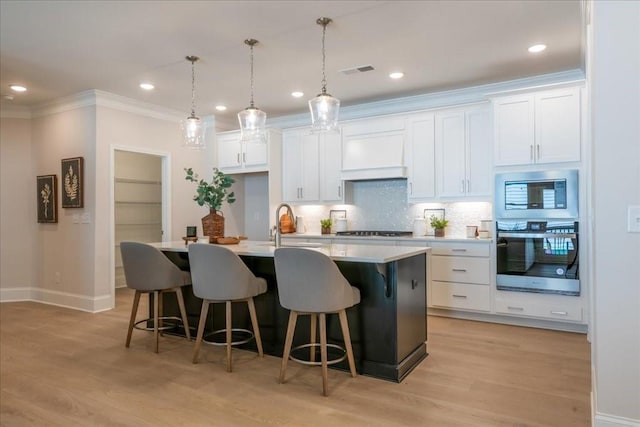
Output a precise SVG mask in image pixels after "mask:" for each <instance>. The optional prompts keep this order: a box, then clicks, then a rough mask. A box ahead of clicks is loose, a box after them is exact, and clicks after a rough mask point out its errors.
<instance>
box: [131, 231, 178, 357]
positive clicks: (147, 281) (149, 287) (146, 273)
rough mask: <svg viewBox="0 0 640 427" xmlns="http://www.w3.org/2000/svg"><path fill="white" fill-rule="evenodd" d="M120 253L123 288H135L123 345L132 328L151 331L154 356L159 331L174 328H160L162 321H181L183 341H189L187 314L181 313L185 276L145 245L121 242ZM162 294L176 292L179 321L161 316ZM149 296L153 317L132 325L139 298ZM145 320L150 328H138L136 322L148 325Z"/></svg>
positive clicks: (156, 350) (158, 252)
mask: <svg viewBox="0 0 640 427" xmlns="http://www.w3.org/2000/svg"><path fill="white" fill-rule="evenodd" d="M120 252H121V254H122V266H123V267H124V276H125V279H126V282H127V287H129V288H132V289H135V291H136V293H135V296H134V298H133V307H132V308H131V318H130V320H129V329H128V331H127V342H126V344H125V346H126V347H129V344H130V343H131V334H132V333H133V329H134V328H136V329H141V330H146V331H151V330H152V331H153V340H154V351H155V352H156V353H157V352H158V339H159V338H158V335H159V332H160V331H164V330H167V329H171V328H173V327H174V326H175V325H167V326H164V325H163V321H165V320H177V321H180V320H181V321H182V325H183V327H184V331H185V334H186V336H187V339H188V340H190V339H191V334H190V332H189V322H188V320H187V311H186V310H185V306H184V298H183V296H182V287H183V286H185V285H189V284H190V283H191V279H190V277H189V273H188V272H186V271H182V270H180V269H179V268H178V267H177V266H176V265H175V264H174V263H172V262H171V261H170V260H169V259H168V258H167V257H166V256H164V254H163V253H162V252H160V250H158V249H157V248H154V247H153V246H150V245H148V244H146V243H139V242H121V243H120ZM166 292H175V293H176V298H177V299H178V306H179V307H180V316H181V318H182V319H179V318H177V317H166V316H163V315H162V295H163V294H164V293H166ZM151 293H153V318H147V319H143V320H138V321H137V322H136V315H137V313H138V304H139V303H140V295H142V294H151ZM149 320H153V327H142V326H138V325H139V324H140V323H143V322H148V321H149Z"/></svg>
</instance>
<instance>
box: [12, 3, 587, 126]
mask: <svg viewBox="0 0 640 427" xmlns="http://www.w3.org/2000/svg"><path fill="white" fill-rule="evenodd" d="M321 16H327V17H331V18H332V19H333V20H334V22H333V23H332V24H330V25H329V27H328V28H327V43H326V45H327V81H328V91H329V92H330V93H331V94H332V95H334V96H336V97H337V98H339V99H340V100H341V101H342V105H343V106H346V105H352V104H356V103H361V102H364V101H373V100H380V99H387V98H395V97H398V96H405V95H414V94H424V93H429V92H435V91H440V90H445V89H453V88H459V87H466V86H472V85H476V84H484V83H492V82H498V81H504V80H511V79H516V78H522V77H528V76H533V75H540V74H546V73H553V72H559V71H566V70H573V69H584V60H583V55H582V37H583V30H582V28H583V25H582V18H581V2H580V1H579V0H575V1H573V0H572V1H559V0H554V1H530V0H526V1H516V0H512V1H118V2H115V1H8V0H2V2H0V18H1V21H0V47H1V49H0V72H1V75H0V81H1V82H0V91H1V93H2V95H7V94H10V90H9V85H11V84H14V83H20V84H23V85H25V86H27V87H28V88H29V90H28V92H26V93H23V94H13V95H14V99H13V101H8V100H6V99H4V96H3V98H2V100H1V103H2V106H3V108H6V107H8V106H23V107H24V106H34V105H39V104H42V103H46V102H48V101H51V100H54V99H56V98H59V97H62V96H66V95H71V94H74V93H78V92H81V91H84V90H88V89H99V90H103V91H107V92H111V93H114V94H117V95H122V96H126V97H129V98H134V99H138V100H142V101H146V102H149V103H153V104H156V105H160V106H164V107H168V108H172V109H175V110H178V111H184V112H185V115H186V114H187V113H188V112H189V110H190V104H191V68H190V63H189V62H187V61H186V60H185V59H184V57H185V56H186V55H197V56H199V57H200V58H201V60H200V61H199V62H198V63H197V64H196V101H197V107H196V112H197V113H198V115H201V116H203V115H208V114H216V116H218V117H219V118H220V119H222V120H225V119H226V120H235V114H236V113H237V111H239V110H241V109H243V108H245V107H247V106H248V104H249V48H248V47H247V46H246V45H245V44H244V43H243V41H244V39H246V38H255V39H258V40H259V41H260V44H259V45H257V46H256V48H255V102H256V106H258V107H259V108H261V109H262V110H264V111H265V112H266V113H267V115H268V116H269V117H277V116H281V115H285V114H292V113H301V112H304V111H306V110H307V100H308V99H310V98H312V97H314V96H315V95H316V94H317V93H318V92H319V91H320V87H321V85H320V81H321V78H322V75H321V36H322V27H320V26H319V25H317V24H316V23H315V20H316V19H317V18H319V17H321ZM536 43H545V44H547V46H548V48H547V50H546V51H544V52H543V53H541V54H538V55H532V54H530V53H528V52H527V47H529V46H530V45H532V44H536ZM368 64H370V65H373V66H374V67H375V71H371V72H368V73H361V74H351V75H344V74H341V73H339V70H342V69H345V68H351V67H355V66H361V65H368ZM395 70H401V71H403V72H404V73H405V77H404V79H401V80H397V81H393V80H391V79H389V78H388V74H389V72H391V71H395ZM143 80H146V81H150V82H152V83H153V84H154V85H155V86H156V89H155V90H154V91H152V92H144V91H142V90H141V89H140V88H139V87H138V84H139V83H140V82H141V81H143ZM293 90H301V91H303V92H304V93H305V96H304V97H303V98H300V99H294V98H292V97H291V95H290V93H291V92H292V91H293ZM217 104H225V105H227V106H228V107H229V110H228V111H227V112H225V113H218V112H216V111H215V110H214V107H215V106H216V105H217Z"/></svg>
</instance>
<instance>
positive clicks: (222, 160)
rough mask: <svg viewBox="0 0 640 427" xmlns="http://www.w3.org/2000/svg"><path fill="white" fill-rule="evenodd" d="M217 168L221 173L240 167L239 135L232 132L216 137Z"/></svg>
mask: <svg viewBox="0 0 640 427" xmlns="http://www.w3.org/2000/svg"><path fill="white" fill-rule="evenodd" d="M217 145H218V168H219V169H220V170H222V171H223V172H226V171H228V170H238V169H240V168H241V167H242V149H241V145H240V133H238V132H233V133H228V134H221V135H218V136H217Z"/></svg>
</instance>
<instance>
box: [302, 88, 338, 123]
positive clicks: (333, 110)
mask: <svg viewBox="0 0 640 427" xmlns="http://www.w3.org/2000/svg"><path fill="white" fill-rule="evenodd" d="M309 110H310V111H311V131H312V132H331V131H336V130H337V129H338V113H339V112H340V100H339V99H338V98H334V97H333V96H331V95H329V94H328V93H321V94H320V95H318V96H316V97H315V98H313V99H311V100H309Z"/></svg>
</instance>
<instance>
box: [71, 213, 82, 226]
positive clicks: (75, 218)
mask: <svg viewBox="0 0 640 427" xmlns="http://www.w3.org/2000/svg"><path fill="white" fill-rule="evenodd" d="M72 222H73V223H74V224H80V215H78V214H73V217H72Z"/></svg>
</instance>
